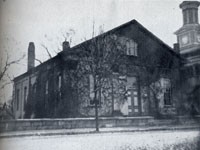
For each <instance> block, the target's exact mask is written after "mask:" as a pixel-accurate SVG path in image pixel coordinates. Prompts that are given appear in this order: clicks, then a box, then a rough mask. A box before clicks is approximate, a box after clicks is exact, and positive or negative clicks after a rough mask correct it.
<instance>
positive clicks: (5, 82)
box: [0, 52, 25, 118]
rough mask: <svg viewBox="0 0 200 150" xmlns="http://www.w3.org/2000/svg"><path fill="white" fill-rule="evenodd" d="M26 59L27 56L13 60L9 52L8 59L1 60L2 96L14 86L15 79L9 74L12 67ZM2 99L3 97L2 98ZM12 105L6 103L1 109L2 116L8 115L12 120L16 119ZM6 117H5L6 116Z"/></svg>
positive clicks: (0, 90)
mask: <svg viewBox="0 0 200 150" xmlns="http://www.w3.org/2000/svg"><path fill="white" fill-rule="evenodd" d="M24 57H25V55H23V56H21V57H19V58H17V59H15V60H11V58H10V56H9V54H8V52H6V57H4V58H2V57H1V58H0V61H1V66H0V95H2V94H3V93H2V92H3V90H4V89H5V88H6V87H7V86H9V85H10V84H12V82H13V78H14V77H11V75H10V74H9V72H8V70H9V69H10V67H11V66H13V65H16V64H19V62H20V61H21V60H22V59H23V58H24ZM1 98H2V96H1ZM10 104H11V105H8V104H6V102H5V103H4V104H3V105H2V106H3V107H2V108H1V109H0V110H1V114H4V115H6V114H7V115H8V116H10V117H12V118H14V115H13V111H12V102H11V103H10ZM4 117H5V116H4Z"/></svg>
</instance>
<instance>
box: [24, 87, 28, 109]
mask: <svg viewBox="0 0 200 150" xmlns="http://www.w3.org/2000/svg"><path fill="white" fill-rule="evenodd" d="M26 102H27V87H26V86H25V87H24V107H25V105H26Z"/></svg>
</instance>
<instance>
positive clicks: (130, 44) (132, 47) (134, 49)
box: [126, 40, 138, 56]
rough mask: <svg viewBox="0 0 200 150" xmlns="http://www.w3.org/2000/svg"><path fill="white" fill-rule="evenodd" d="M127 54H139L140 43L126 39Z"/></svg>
mask: <svg viewBox="0 0 200 150" xmlns="http://www.w3.org/2000/svg"><path fill="white" fill-rule="evenodd" d="M126 54H127V55H130V56H138V44H137V43H136V42H135V41H133V40H127V41H126Z"/></svg>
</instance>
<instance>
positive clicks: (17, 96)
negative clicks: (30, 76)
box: [16, 89, 20, 110]
mask: <svg viewBox="0 0 200 150" xmlns="http://www.w3.org/2000/svg"><path fill="white" fill-rule="evenodd" d="M19 92H20V90H19V89H17V93H16V100H17V110H19Z"/></svg>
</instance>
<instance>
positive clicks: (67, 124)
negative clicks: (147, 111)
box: [0, 116, 154, 132]
mask: <svg viewBox="0 0 200 150" xmlns="http://www.w3.org/2000/svg"><path fill="white" fill-rule="evenodd" d="M153 121H154V118H153V117H150V116H143V117H112V118H109V117H107V118H100V119H99V127H100V128H101V127H124V126H145V125H150V124H152V123H153ZM75 128H95V119H94V118H66V119H23V120H22V119H18V120H9V121H1V122H0V132H5V131H22V130H44V129H75Z"/></svg>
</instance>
